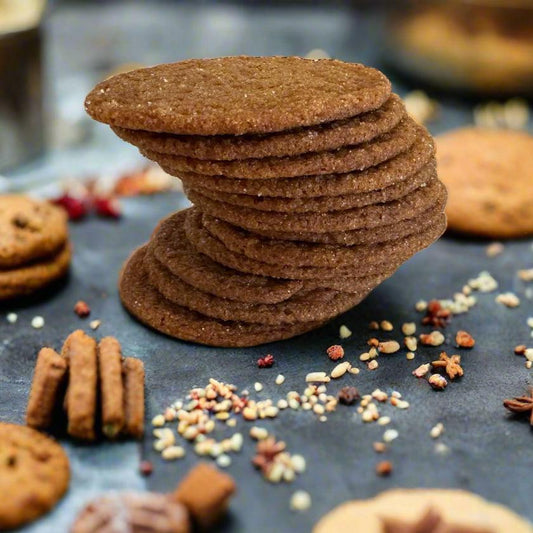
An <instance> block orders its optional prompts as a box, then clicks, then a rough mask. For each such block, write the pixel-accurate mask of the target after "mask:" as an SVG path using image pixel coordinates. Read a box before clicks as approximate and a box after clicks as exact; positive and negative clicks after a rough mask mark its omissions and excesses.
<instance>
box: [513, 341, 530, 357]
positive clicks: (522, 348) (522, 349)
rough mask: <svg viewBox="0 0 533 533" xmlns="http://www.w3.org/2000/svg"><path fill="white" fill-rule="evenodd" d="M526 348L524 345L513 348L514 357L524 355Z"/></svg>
mask: <svg viewBox="0 0 533 533" xmlns="http://www.w3.org/2000/svg"><path fill="white" fill-rule="evenodd" d="M526 349H527V346H526V345H525V344H519V345H518V346H515V349H514V353H515V354H516V355H524V354H525V353H526Z"/></svg>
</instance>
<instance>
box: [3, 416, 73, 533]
mask: <svg viewBox="0 0 533 533" xmlns="http://www.w3.org/2000/svg"><path fill="white" fill-rule="evenodd" d="M69 482H70V466H69V460H68V457H67V454H66V453H65V451H64V450H63V448H62V447H61V446H60V445H59V444H58V443H57V442H55V441H54V440H52V439H51V438H49V437H47V436H46V435H43V434H42V433H39V432H38V431H36V430H34V429H32V428H29V427H25V426H18V425H16V424H7V423H5V422H0V494H1V495H2V498H0V530H2V531H3V530H5V529H12V528H16V527H20V526H22V525H23V524H27V523H28V522H32V521H34V520H35V519H37V518H39V517H40V516H42V515H43V514H45V513H47V512H48V511H50V510H51V509H52V508H53V507H54V506H55V505H56V504H57V502H58V501H59V500H60V499H61V498H62V496H63V495H64V494H65V492H66V491H67V489H68V486H69Z"/></svg>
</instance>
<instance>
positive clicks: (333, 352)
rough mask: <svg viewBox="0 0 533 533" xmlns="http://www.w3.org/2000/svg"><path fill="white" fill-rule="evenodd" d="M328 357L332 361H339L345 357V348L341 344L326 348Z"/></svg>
mask: <svg viewBox="0 0 533 533" xmlns="http://www.w3.org/2000/svg"><path fill="white" fill-rule="evenodd" d="M326 352H327V354H328V357H329V358H330V359H331V360H332V361H338V360H339V359H342V358H343V357H344V348H343V347H342V346H340V345H339V344H334V345H333V346H330V347H329V348H328V349H327V350H326Z"/></svg>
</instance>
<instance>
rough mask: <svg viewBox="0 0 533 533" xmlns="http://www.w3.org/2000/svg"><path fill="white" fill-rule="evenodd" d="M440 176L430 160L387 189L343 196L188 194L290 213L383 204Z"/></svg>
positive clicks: (205, 190)
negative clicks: (291, 196) (407, 177)
mask: <svg viewBox="0 0 533 533" xmlns="http://www.w3.org/2000/svg"><path fill="white" fill-rule="evenodd" d="M436 176H437V170H436V168H435V164H433V163H429V164H428V165H427V166H426V167H424V168H423V169H422V170H421V171H420V172H418V173H417V174H414V175H413V176H411V177H410V178H409V179H406V180H403V181H401V182H399V183H397V184H395V185H390V186H389V187H386V188H385V189H380V190H377V191H371V192H366V193H360V194H347V195H343V196H316V197H314V198H277V197H272V196H251V195H248V194H230V193H224V192H219V191H211V190H210V189H203V188H201V187H195V186H192V185H185V186H184V189H185V194H187V195H188V193H189V191H190V190H195V191H197V192H199V193H200V194H202V195H203V196H206V197H207V198H211V199H212V200H218V201H220V202H225V203H228V204H231V205H235V206H240V207H250V208H252V209H258V210H259V211H277V212H287V213H329V212H331V211H342V210H345V209H353V208H355V207H364V206H366V205H372V204H381V203H385V202H390V201H392V200H398V199H399V198H402V197H403V196H405V195H407V194H409V193H411V192H412V191H414V190H415V189H418V188H419V187H423V186H425V185H427V183H428V182H430V181H431V180H432V179H435V178H436Z"/></svg>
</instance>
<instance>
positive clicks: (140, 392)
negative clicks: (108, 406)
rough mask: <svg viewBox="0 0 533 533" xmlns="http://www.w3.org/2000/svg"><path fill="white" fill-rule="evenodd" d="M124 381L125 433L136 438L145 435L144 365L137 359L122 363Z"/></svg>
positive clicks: (132, 358) (125, 360)
mask: <svg viewBox="0 0 533 533" xmlns="http://www.w3.org/2000/svg"><path fill="white" fill-rule="evenodd" d="M122 375H123V380H124V410H125V413H126V420H125V423H124V428H123V431H122V432H123V433H124V434H125V435H130V436H132V437H135V438H141V437H142V436H143V434H144V364H143V362H142V361H141V360H140V359H136V358H135V357H126V358H125V359H124V361H123V363H122Z"/></svg>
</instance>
